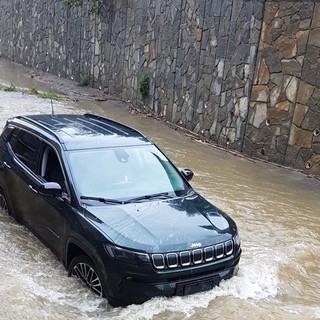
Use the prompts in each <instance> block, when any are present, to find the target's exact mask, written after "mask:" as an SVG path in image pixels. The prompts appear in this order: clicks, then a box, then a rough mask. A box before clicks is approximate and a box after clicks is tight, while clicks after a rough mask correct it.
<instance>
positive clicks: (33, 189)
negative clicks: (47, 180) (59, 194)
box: [29, 185, 38, 193]
mask: <svg viewBox="0 0 320 320" xmlns="http://www.w3.org/2000/svg"><path fill="white" fill-rule="evenodd" d="M29 188H30V189H31V191H32V192H34V193H38V191H37V190H36V189H35V188H34V187H33V186H31V185H29Z"/></svg>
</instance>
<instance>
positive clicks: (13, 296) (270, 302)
mask: <svg viewBox="0 0 320 320" xmlns="http://www.w3.org/2000/svg"><path fill="white" fill-rule="evenodd" d="M17 72H18V73H19V75H17V74H16V73H17ZM8 79H9V80H8ZM10 79H15V81H17V82H16V83H15V82H14V84H16V85H17V86H25V87H31V86H33V87H34V86H39V85H38V84H37V83H36V82H35V80H34V79H32V80H30V81H31V82H32V84H31V83H29V82H28V77H25V76H24V69H23V68H20V67H17V66H14V65H12V64H9V63H7V62H5V61H3V60H0V82H1V80H3V81H6V82H13V81H12V80H10ZM19 79H23V81H22V82H23V83H21V84H20V83H19ZM54 108H55V111H56V112H57V113H58V112H83V110H89V111H93V112H97V113H99V114H103V115H106V116H108V117H111V118H113V119H115V120H120V121H122V122H125V123H126V124H129V125H131V126H134V127H136V128H138V129H139V130H141V131H143V132H144V133H146V134H147V135H149V136H150V137H151V138H152V139H153V140H154V141H155V142H156V143H157V144H158V145H159V146H160V147H161V148H162V149H163V150H164V151H165V153H166V154H167V155H168V156H169V157H170V158H171V159H172V160H173V161H174V163H175V164H176V165H177V166H178V167H188V168H191V169H192V170H193V171H194V172H195V177H194V179H193V180H192V185H193V187H194V188H195V189H196V190H197V191H199V192H200V193H201V194H202V195H204V196H205V197H206V198H208V199H209V200H210V201H211V202H213V203H214V204H216V205H218V206H219V207H220V208H221V209H223V210H225V211H226V212H228V213H229V214H230V215H231V216H232V217H233V218H234V219H235V220H236V222H237V224H238V227H239V230H240V235H241V239H242V248H243V255H242V260H241V262H240V271H239V274H238V276H236V277H234V278H232V279H230V280H228V281H225V282H223V283H221V285H220V287H218V288H214V289H213V290H211V291H209V292H205V293H200V294H196V295H193V296H189V297H174V298H170V299H169V298H155V299H152V300H150V301H148V302H146V303H144V304H143V305H141V306H134V305H132V306H129V307H127V308H111V307H110V306H109V305H108V304H107V302H106V300H103V299H98V298H96V297H95V296H94V295H93V294H91V293H90V292H88V290H86V289H85V288H83V287H82V286H81V285H80V284H79V283H78V282H77V281H75V280H74V279H71V278H67V276H66V271H65V269H64V267H63V266H62V264H61V263H60V262H59V261H57V259H56V258H55V256H54V255H53V254H52V253H51V252H50V251H49V250H48V249H46V247H44V246H43V245H42V243H41V242H40V241H39V240H37V238H35V237H34V236H33V235H32V234H31V233H30V232H28V231H27V230H26V229H25V228H24V227H22V226H20V225H18V224H17V223H16V222H15V221H14V220H11V219H10V218H8V217H6V216H4V215H3V214H1V213H0V265H1V267H0V319H71V318H73V319H98V318H99V319H185V318H188V319H286V320H287V319H320V266H319V264H320V209H319V208H320V197H319V191H320V182H319V181H318V180H316V179H314V178H308V177H306V176H305V175H303V174H301V173H297V172H294V171H291V170H287V169H283V168H278V167H276V166H273V165H269V164H266V163H262V162H254V161H252V160H247V159H245V158H241V157H237V156H234V155H232V154H230V153H228V152H225V151H221V150H218V149H215V148H212V147H209V146H207V145H205V144H203V143H200V142H197V141H193V140H191V139H190V138H188V137H186V136H185V135H184V134H183V133H180V132H178V131H174V130H172V129H169V128H168V127H166V126H165V125H164V124H163V123H162V122H160V121H157V120H154V119H150V118H146V117H144V116H141V115H132V114H130V113H129V112H128V111H127V109H126V108H124V107H123V106H121V104H119V103H118V104H116V105H114V106H112V105H110V103H107V102H99V103H98V102H89V101H80V102H78V103H70V102H59V103H54ZM50 110H51V105H50V101H46V100H42V99H39V98H36V97H34V96H29V95H22V94H21V93H5V92H1V91H0V127H2V126H3V124H4V122H5V119H6V118H8V117H10V116H12V115H15V114H26V113H35V112H37V113H38V112H50Z"/></svg>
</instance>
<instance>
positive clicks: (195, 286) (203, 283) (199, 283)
mask: <svg viewBox="0 0 320 320" xmlns="http://www.w3.org/2000/svg"><path fill="white" fill-rule="evenodd" d="M219 282H220V279H219V277H211V278H206V279H199V280H195V281H192V282H187V283H181V284H178V285H177V291H176V295H177V296H184V295H188V294H193V293H197V292H202V291H208V290H211V289H212V288H213V287H215V286H217V285H219Z"/></svg>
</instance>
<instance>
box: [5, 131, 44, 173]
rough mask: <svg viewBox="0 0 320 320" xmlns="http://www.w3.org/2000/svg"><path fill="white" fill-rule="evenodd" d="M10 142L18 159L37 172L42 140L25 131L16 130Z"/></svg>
mask: <svg viewBox="0 0 320 320" xmlns="http://www.w3.org/2000/svg"><path fill="white" fill-rule="evenodd" d="M9 142H10V144H11V147H12V150H13V152H14V153H15V155H16V156H17V157H18V159H19V160H20V161H21V162H23V163H24V164H25V165H26V166H27V167H28V168H29V169H30V170H32V171H33V172H35V171H36V160H37V153H38V151H39V149H40V140H39V139H38V138H37V137H36V136H34V135H33V134H30V133H28V132H26V131H24V130H18V129H15V130H14V131H13V133H12V135H11V137H10V141H9Z"/></svg>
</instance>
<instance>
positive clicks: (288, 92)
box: [244, 1, 320, 173]
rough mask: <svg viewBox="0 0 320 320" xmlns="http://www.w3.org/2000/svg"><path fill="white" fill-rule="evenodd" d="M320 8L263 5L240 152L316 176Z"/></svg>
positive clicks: (310, 4)
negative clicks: (253, 75)
mask: <svg viewBox="0 0 320 320" xmlns="http://www.w3.org/2000/svg"><path fill="white" fill-rule="evenodd" d="M319 39H320V4H319V3H316V2H312V1H299V2H292V1H267V2H266V7H265V13H264V19H263V28H262V33H261V40H260V45H259V54H258V68H257V70H256V77H255V83H254V86H253V88H252V92H251V97H250V108H249V115H248V125H247V130H246V133H245V141H244V152H245V153H247V154H249V155H251V156H256V157H261V158H264V159H266V160H269V161H272V162H276V163H280V164H284V165H288V166H292V167H296V168H299V169H302V168H304V169H306V170H307V171H309V172H313V173H319V172H320V168H319V162H320V158H319V157H320V156H319V153H320V149H319V142H320V138H319V135H320V129H319V124H320V123H319V121H320V108H319V106H318V104H319V98H320V91H319V89H320V81H319V76H320V65H319V61H320V60H319V59H320V40H319Z"/></svg>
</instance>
